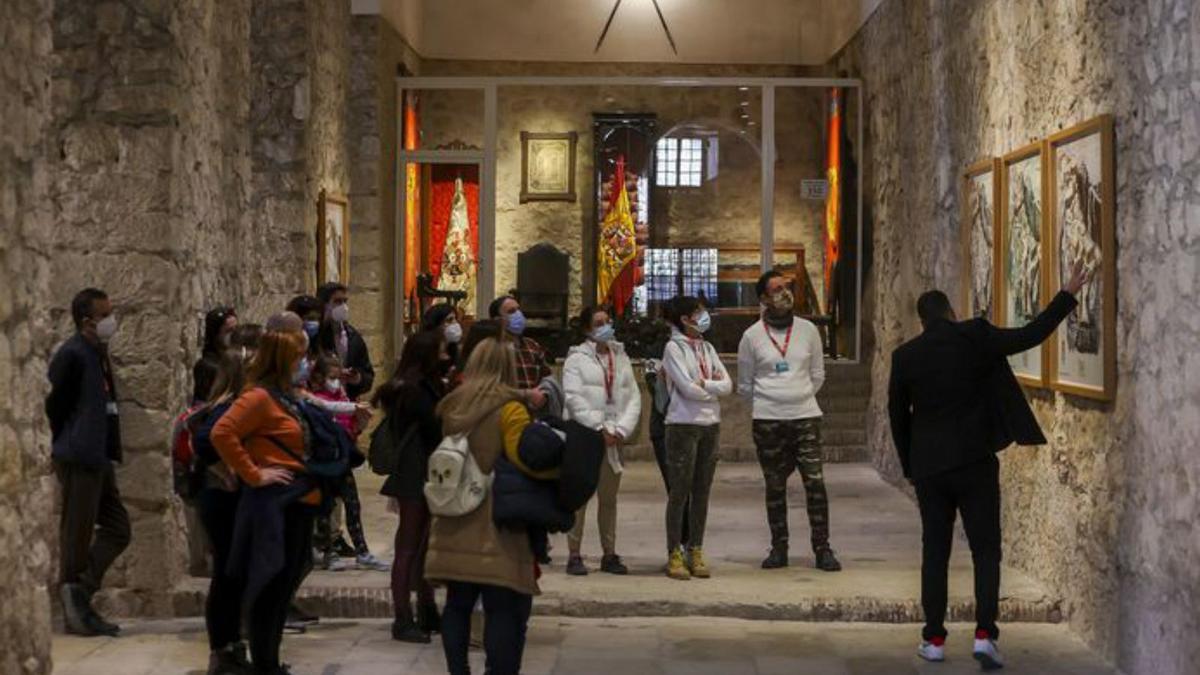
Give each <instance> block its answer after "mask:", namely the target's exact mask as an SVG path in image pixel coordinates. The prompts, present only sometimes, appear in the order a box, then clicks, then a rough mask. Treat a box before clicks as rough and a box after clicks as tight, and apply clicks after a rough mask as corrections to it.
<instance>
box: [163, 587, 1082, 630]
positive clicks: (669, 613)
mask: <svg viewBox="0 0 1200 675" xmlns="http://www.w3.org/2000/svg"><path fill="white" fill-rule="evenodd" d="M639 580H640V579H639V578H637V577H630V578H629V581H630V582H631V583H636V582H638V581H639ZM198 581H203V580H199V579H190V580H188V581H186V582H184V583H183V584H181V585H180V586H178V587H176V589H175V590H174V592H173V594H172V607H173V611H174V615H175V616H177V617H191V616H202V615H203V614H204V598H205V591H206V589H205V588H202V587H200V585H198V584H197V583H196V582H198ZM671 583H675V584H677V583H678V582H671ZM700 583H706V584H712V583H716V582H715V581H708V582H692V584H693V585H699V584H700ZM689 590H690V589H689ZM864 592H865V591H864ZM296 595H297V598H298V599H299V601H300V602H301V603H302V604H303V605H304V608H305V609H306V610H308V611H311V612H314V613H316V614H317V615H318V616H320V617H322V618H326V619H368V618H374V619H382V618H392V616H393V613H392V594H391V590H390V589H388V588H381V587H369V588H364V587H354V586H314V585H308V584H306V585H305V586H304V587H302V588H301V589H300V590H299V592H298V593H297V594H296ZM948 609H949V613H948V615H947V619H948V620H949V621H973V620H974V617H975V602H974V600H972V599H971V598H968V597H951V598H950V601H949V608H948ZM533 613H534V614H536V615H539V616H560V617H572V618H596V619H612V618H626V617H673V616H674V617H678V616H692V617H723V618H736V619H750V620H758V621H814V622H830V621H839V622H851V623H921V622H923V621H924V616H923V613H922V610H921V603H920V600H919V599H918V598H916V597H912V598H875V597H871V596H869V595H862V596H851V597H841V596H822V595H820V593H819V592H817V593H814V594H813V595H812V596H811V597H803V598H788V599H781V600H777V601H771V602H757V601H754V600H753V599H749V598H748V599H745V600H739V599H737V598H731V597H721V598H712V597H710V596H709V595H708V594H705V593H697V592H692V593H678V594H676V595H675V598H674V599H671V600H665V599H663V598H661V597H648V598H645V599H637V598H635V597H632V596H626V597H620V598H612V599H604V598H599V597H595V596H591V595H590V594H588V596H585V597H578V596H577V595H575V594H573V593H569V592H566V590H562V591H560V590H544V592H543V594H542V595H540V596H538V597H537V598H535V599H534V602H533ZM1062 620H1063V614H1062V609H1061V607H1060V603H1059V602H1058V601H1055V600H1051V599H1049V598H1032V597H1022V598H1015V597H1007V598H1002V599H1001V601H1000V621H1001V622H1002V623H1060V622H1061V621H1062Z"/></svg>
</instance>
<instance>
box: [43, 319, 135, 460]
mask: <svg viewBox="0 0 1200 675" xmlns="http://www.w3.org/2000/svg"><path fill="white" fill-rule="evenodd" d="M48 377H49V379H50V393H49V395H47V396H46V417H47V418H49V420H50V433H51V437H52V441H51V447H52V451H51V456H52V457H53V458H54V459H56V460H58V461H62V462H74V463H78V464H85V465H88V466H93V467H106V466H108V464H109V462H110V461H112V462H119V461H121V425H120V422H119V420H118V418H117V416H116V415H110V414H108V406H109V403H113V404H115V403H116V401H117V389H116V386H115V385H114V383H113V377H112V365H111V364H110V363H109V360H108V354H107V353H106V352H105V350H104V348H103V347H101V346H98V345H94V344H92V343H91V342H88V341H87V339H85V338H84V337H83V336H82V335H79V334H78V333H77V334H75V336H74V337H72V338H70V339H69V340H67V341H66V342H64V343H63V344H62V346H61V347H59V348H58V351H57V352H55V353H54V357H53V358H51V359H50V368H49V372H48Z"/></svg>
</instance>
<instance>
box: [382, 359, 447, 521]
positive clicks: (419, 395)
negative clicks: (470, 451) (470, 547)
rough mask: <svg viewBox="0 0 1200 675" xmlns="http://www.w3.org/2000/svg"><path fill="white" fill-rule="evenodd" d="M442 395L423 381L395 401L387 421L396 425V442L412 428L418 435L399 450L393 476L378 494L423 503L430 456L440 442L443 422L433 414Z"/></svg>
mask: <svg viewBox="0 0 1200 675" xmlns="http://www.w3.org/2000/svg"><path fill="white" fill-rule="evenodd" d="M442 395H443V394H442V392H441V387H439V386H438V385H436V384H434V383H431V382H428V381H426V380H422V381H421V382H419V383H418V384H417V386H416V387H413V388H412V389H411V390H410V391H409V392H406V393H405V394H401V395H400V396H399V397H398V400H397V401H396V407H395V408H394V409H393V410H391V411H389V414H388V417H387V419H389V420H391V421H392V424H395V425H396V427H395V429H394V431H395V435H394V438H395V439H396V440H397V442H398V441H400V439H402V438H403V437H404V434H405V433H406V432H407V431H408V430H409V429H410V428H412V426H413V425H414V424H415V425H416V427H417V435H416V438H415V442H414V443H410V444H406V445H405V446H404V447H401V448H400V458H399V464H398V466H397V469H396V473H393V474H392V475H390V476H388V477H387V479H386V480H384V482H383V487H382V488H380V490H379V494H382V495H387V496H388V497H405V498H413V497H419V498H421V499H424V495H425V493H424V487H425V475H426V473H428V467H429V456H430V455H432V454H433V451H434V450H436V449H437V446H438V444H439V443H441V442H442V421H441V419H439V418H438V416H437V412H436V410H437V404H438V401H440V400H441V398H442Z"/></svg>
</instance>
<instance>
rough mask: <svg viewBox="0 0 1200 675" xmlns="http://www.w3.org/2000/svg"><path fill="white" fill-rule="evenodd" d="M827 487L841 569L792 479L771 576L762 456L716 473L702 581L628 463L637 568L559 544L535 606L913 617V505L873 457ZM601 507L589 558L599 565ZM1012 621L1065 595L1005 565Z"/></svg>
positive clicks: (197, 585) (346, 589)
mask: <svg viewBox="0 0 1200 675" xmlns="http://www.w3.org/2000/svg"><path fill="white" fill-rule="evenodd" d="M826 482H827V485H828V490H829V495H830V502H831V520H832V531H833V545H834V547H835V549H836V550H837V552H838V554H839V556H840V557H841V559H842V563H843V565H844V566H845V570H844V571H843V572H840V573H835V574H829V573H824V572H820V571H817V570H815V569H813V567H812V555H811V553H810V551H809V550H808V549H809V546H808V526H807V520H806V518H805V512H804V499H803V488H802V487H801V485H800V480H799V477H798V476H797V477H795V478H794V479H793V486H792V487H793V490H792V493H791V495H790V497H789V500H790V502H789V503H790V505H791V507H792V513H791V523H792V539H793V542H795V543H794V545H793V557H792V563H793V566H792V567H791V568H789V569H785V570H778V571H771V572H765V571H763V570H761V569H759V567H758V564H759V562H760V561H761V560H762V557H763V555H764V554H765V553H766V549H767V547H768V542H769V534H768V531H767V524H766V515H765V507H764V505H763V496H762V494H763V492H762V490H763V488H762V475H761V473H760V472H759V469H758V467H757V465H753V464H737V463H726V464H723V465H722V466H721V467H720V469H719V471H718V482H717V485H716V486H715V490H714V494H713V499H712V506H711V509H710V516H709V528H708V535H707V539H706V546H705V549H706V552H707V553H708V555H709V557H710V560H711V562H712V565H713V567H714V570H715V575H714V578H713V579H711V580H708V581H699V580H693V581H690V582H686V583H681V582H677V581H671V580H669V579H666V578H665V577H664V576H663V575H662V574H661V573H660V569H661V566H662V564H663V562H664V559H665V553H664V551H665V543H664V540H663V508H664V500H665V496H664V493H663V489H662V484H661V482H660V480H659V477H658V472H657V469H656V467H655V466H654V465H653V464H649V463H632V464H630V465H629V466H628V467H627V471H626V474H625V477H624V481H623V484H622V486H621V501H620V512H619V514H620V515H619V526H618V537H619V538H618V548H619V552H620V553H621V554H622V555H623V556H624V557H625V560H626V561H627V563H628V564H629V565H630V567H631V569H632V572H633V574H632V575H631V576H630V577H625V578H621V577H613V576H610V575H606V574H599V573H593V574H591V575H589V576H587V577H584V578H577V577H568V576H566V575H565V574H563V563H565V561H566V540H565V538H564V537H562V536H557V537H555V539H554V546H555V549H554V551H553V555H554V559H555V562H554V565H552V566H551V567H550V569H548V570H547V573H546V575H545V576H544V577H543V579H542V587H543V590H544V594H543V595H542V596H541V597H539V598H538V599H537V600H536V602H535V603H534V608H535V609H534V611H535V613H539V614H550V615H564V616H577V617H587V618H604V617H618V616H643V617H644V616H684V615H705V616H725V617H734V618H748V619H775V620H793V621H795V620H821V621H829V620H841V621H884V622H914V621H920V620H921V618H922V617H921V613H920V607H919V603H918V599H919V593H918V592H919V588H920V583H919V581H920V575H919V570H920V538H921V535H920V523H919V519H918V515H917V509H916V506H915V505H914V503H913V502H912V501H911V500H910V499H909V498H908V497H907V496H905V495H904V494H903V493H902V492H900V491H899V490H897V489H896V488H894V487H892V486H890V485H888V484H886V483H884V482H883V481H882V480H880V479H879V477H878V474H877V473H876V472H875V470H874V469H872V468H871V467H870V466H869V465H865V464H830V465H827V466H826ZM378 485H379V480H378V478H377V477H375V476H373V475H371V474H370V473H369V472H365V471H364V472H360V474H359V488H360V492H361V494H362V496H363V499H364V512H365V518H364V521H365V527H366V530H367V536H368V541H369V542H370V543H371V544H372V547H373V550H374V551H375V552H376V553H377V554H379V555H380V556H381V557H384V558H387V559H389V560H390V557H391V550H392V545H391V544H392V536H393V533H394V531H395V522H396V521H395V516H394V515H392V514H391V513H389V512H388V511H387V508H386V503H385V501H384V500H383V499H382V498H380V497H379V496H378ZM594 509H595V507H594V505H593V507H592V513H591V514H590V515H589V520H588V532H587V537H586V539H585V541H584V553H585V555H586V556H588V559H589V561H590V563H591V564H592V565H593V566H594V565H595V564H596V563H597V562H598V554H599V551H598V548H599V543H598V535H597V533H596V530H595V525H594V523H595V516H594ZM389 582H390V578H389V575H388V574H386V573H381V572H365V571H343V572H337V573H332V572H318V573H314V574H313V575H312V576H311V577H310V578H309V580H308V582H307V583H306V584H305V587H304V588H303V589H301V595H302V597H307V598H308V599H309V602H310V603H311V604H313V605H314V609H316V610H317V611H318V612H320V613H322V614H323V615H326V616H350V617H370V616H374V617H383V616H389V615H390V606H391V600H390V597H389V595H388V593H387V592H386V589H387V586H388V584H389ZM950 582H951V585H950V595H951V601H950V605H951V616H952V618H953V619H954V620H960V621H967V620H971V618H972V617H973V609H972V607H973V602H972V599H971V597H972V574H971V567H970V552H969V551H968V549H967V546H966V543H965V540H962V538H961V537H960V541H959V542H958V543H957V544H956V549H955V552H954V557H953V560H952V562H951V579H950ZM204 587H205V580H201V579H195V580H192V581H191V582H189V585H188V587H187V588H185V589H181V593H180V596H181V597H180V598H179V601H178V602H177V606H179V607H184V608H188V609H187V611H184V612H183V613H188V612H189V611H190V612H198V611H199V607H200V604H199V600H200V598H202V597H203V588H204ZM1001 591H1002V596H1003V602H1002V619H1003V620H1004V621H1035V622H1057V621H1059V620H1061V615H1060V612H1059V601H1058V599H1057V598H1055V597H1053V596H1052V595H1050V594H1048V593H1047V591H1046V590H1045V589H1044V588H1042V587H1041V586H1040V585H1039V584H1037V583H1036V582H1035V581H1034V580H1032V579H1031V578H1029V577H1028V576H1027V575H1025V574H1022V573H1020V572H1018V571H1016V570H1013V569H1011V568H1005V570H1004V576H1003V586H1002V589H1001Z"/></svg>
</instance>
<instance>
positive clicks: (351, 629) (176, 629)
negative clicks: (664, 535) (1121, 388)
mask: <svg viewBox="0 0 1200 675" xmlns="http://www.w3.org/2000/svg"><path fill="white" fill-rule="evenodd" d="M918 630H919V628H918V627H917V626H915V625H909V624H893V625H886V626H870V625H864V624H846V623H786V622H774V621H745V620H738V619H696V618H670V619H608V620H601V619H570V618H550V617H536V618H535V619H534V621H533V624H532V626H531V629H530V635H529V644H528V647H527V649H526V651H525V667H524V668H523V670H522V672H523V673H525V674H526V675H547V674H551V673H553V674H556V675H588V674H592V673H594V674H595V675H612V674H613V673H620V674H621V675H651V674H653V675H673V674H676V673H678V674H680V675H684V674H686V675H743V674H745V675H755V674H758V675H777V674H778V675H796V674H803V675H851V674H856V673H862V674H867V673H871V674H876V673H878V674H887V675H904V674H908V673H914V674H915V673H920V674H936V675H954V674H959V673H974V672H978V666H977V665H976V664H975V662H974V660H972V659H971V656H970V648H971V647H970V645H971V643H970V640H969V638H970V626H968V625H953V626H951V636H950V641H949V642H948V643H947V648H948V654H947V656H948V660H947V661H946V662H945V663H942V664H930V663H925V662H923V661H920V660H919V659H918V658H917V657H916V656H915V655H914V654H913V648H914V646H915V643H916V640H917V636H918ZM203 631H204V627H203V623H202V622H201V621H200V620H199V619H176V620H170V621H135V622H129V623H127V624H126V626H125V635H124V636H123V637H121V638H116V639H111V638H90V639H84V638H68V637H60V638H57V639H56V640H55V641H54V649H53V658H54V663H55V670H54V672H55V673H56V675H200V674H201V673H203V672H204V671H203V668H204V667H205V665H206V664H207V658H208V655H207V644H206V643H205V638H204V632H203ZM1002 647H1003V649H1004V655H1005V657H1006V658H1007V661H1008V664H1007V668H1006V669H1005V670H1004V671H1002V672H1005V673H1013V674H1020V673H1029V674H1037V675H1110V674H1115V672H1116V671H1114V670H1112V669H1111V668H1109V667H1108V666H1107V665H1105V664H1104V663H1103V662H1102V661H1100V660H1099V659H1097V658H1096V657H1095V656H1093V655H1092V654H1090V653H1089V652H1088V650H1087V649H1086V648H1085V647H1084V646H1083V645H1082V643H1080V642H1079V641H1078V640H1077V639H1076V638H1074V637H1073V636H1071V635H1070V634H1069V633H1068V632H1067V630H1066V628H1065V627H1063V626H1061V625H1049V624H1016V625H1012V626H1009V627H1006V628H1005V633H1004V638H1003V644H1002ZM283 649H284V659H285V660H286V661H287V662H289V663H290V664H292V666H293V672H295V673H296V675H373V674H376V673H378V674H380V675H383V674H387V675H394V674H396V673H405V674H406V675H425V674H430V675H432V674H434V673H444V672H445V662H444V660H443V657H442V653H441V645H440V644H439V643H437V642H435V643H434V644H432V645H428V646H421V647H417V646H413V645H405V644H400V643H397V642H394V641H392V640H391V636H390V633H389V632H388V624H387V622H386V621H379V620H334V621H327V622H325V623H323V624H322V625H320V626H317V627H314V628H313V629H312V630H310V631H309V633H308V634H306V635H302V636H288V637H286V638H285V640H284V645H283ZM472 660H473V666H472V667H473V669H474V670H475V672H482V671H483V668H482V666H483V663H482V654H480V653H475V654H474V655H473V659H472Z"/></svg>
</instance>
